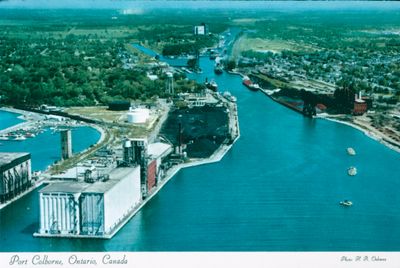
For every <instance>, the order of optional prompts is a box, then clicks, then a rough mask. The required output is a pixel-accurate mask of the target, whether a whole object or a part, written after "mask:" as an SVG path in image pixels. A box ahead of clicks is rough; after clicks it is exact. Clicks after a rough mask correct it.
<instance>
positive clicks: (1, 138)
mask: <svg viewBox="0 0 400 268" xmlns="http://www.w3.org/2000/svg"><path fill="white" fill-rule="evenodd" d="M0 140H2V141H7V140H9V138H8V137H7V136H5V135H2V136H0Z"/></svg>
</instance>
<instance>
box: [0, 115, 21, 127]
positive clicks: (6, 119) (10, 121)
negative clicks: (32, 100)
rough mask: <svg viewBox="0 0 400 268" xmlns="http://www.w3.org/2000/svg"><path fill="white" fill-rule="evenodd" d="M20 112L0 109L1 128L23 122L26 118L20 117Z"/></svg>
mask: <svg viewBox="0 0 400 268" xmlns="http://www.w3.org/2000/svg"><path fill="white" fill-rule="evenodd" d="M18 116H20V115H19V114H16V113H10V112H5V111H0V130H1V129H5V128H8V127H11V126H13V125H15V124H18V123H21V122H23V121H24V120H22V119H19V118H18Z"/></svg>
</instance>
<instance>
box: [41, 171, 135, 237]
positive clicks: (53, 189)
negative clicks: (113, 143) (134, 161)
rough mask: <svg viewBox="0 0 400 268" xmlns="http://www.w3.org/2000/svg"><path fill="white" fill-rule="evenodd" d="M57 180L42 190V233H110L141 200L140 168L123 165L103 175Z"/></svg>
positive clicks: (71, 234)
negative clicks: (77, 179) (73, 179)
mask: <svg viewBox="0 0 400 268" xmlns="http://www.w3.org/2000/svg"><path fill="white" fill-rule="evenodd" d="M95 174H96V173H95V172H94V171H93V170H90V169H88V170H87V172H85V179H84V181H80V182H59V183H53V184H50V185H48V186H46V187H45V188H43V189H42V190H40V192H39V198H40V229H39V232H38V234H37V235H38V236H40V235H44V236H48V235H61V236H63V235H64V236H89V237H108V236H110V235H112V233H113V232H114V231H115V230H116V229H117V228H118V226H120V225H121V224H122V222H123V221H124V220H125V219H126V218H127V216H128V215H129V214H130V213H132V212H133V211H134V209H135V208H136V207H137V206H138V205H139V204H140V202H141V200H142V199H141V188H140V187H141V185H140V168H139V167H138V166H136V167H119V168H116V169H113V170H112V171H111V172H110V173H109V176H102V177H101V178H99V177H97V176H96V175H95Z"/></svg>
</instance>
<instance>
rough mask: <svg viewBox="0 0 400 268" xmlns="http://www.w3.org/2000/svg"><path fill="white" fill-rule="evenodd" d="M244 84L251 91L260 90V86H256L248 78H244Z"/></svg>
mask: <svg viewBox="0 0 400 268" xmlns="http://www.w3.org/2000/svg"><path fill="white" fill-rule="evenodd" d="M242 83H243V85H245V86H246V87H247V88H248V89H250V90H253V91H257V90H259V89H260V86H259V85H258V84H254V83H253V82H252V81H251V80H250V78H248V77H247V76H245V77H243V79H242Z"/></svg>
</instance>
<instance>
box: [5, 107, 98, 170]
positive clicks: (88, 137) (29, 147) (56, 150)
mask: <svg viewBox="0 0 400 268" xmlns="http://www.w3.org/2000/svg"><path fill="white" fill-rule="evenodd" d="M0 113H1V112H0ZM71 133H72V152H73V153H77V152H81V151H83V150H85V149H86V148H88V147H89V146H91V145H92V144H95V143H96V142H97V141H98V140H99V139H100V133H99V132H98V131H97V130H95V129H93V128H91V127H78V128H73V129H72V132H71ZM60 139H61V138H60V133H59V132H53V131H52V130H50V129H46V130H45V132H43V133H41V134H39V135H38V136H37V137H35V138H32V139H26V140H24V141H0V143H1V144H0V152H30V153H31V159H32V170H45V169H46V168H47V167H48V166H49V165H51V164H53V163H54V162H55V161H59V160H60V159H61V145H60Z"/></svg>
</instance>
